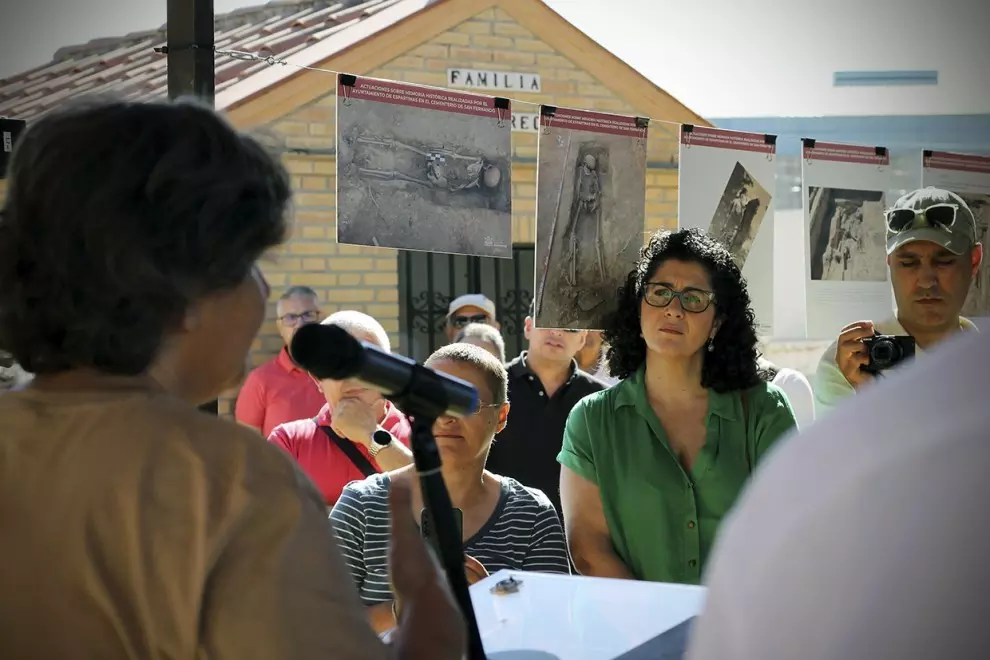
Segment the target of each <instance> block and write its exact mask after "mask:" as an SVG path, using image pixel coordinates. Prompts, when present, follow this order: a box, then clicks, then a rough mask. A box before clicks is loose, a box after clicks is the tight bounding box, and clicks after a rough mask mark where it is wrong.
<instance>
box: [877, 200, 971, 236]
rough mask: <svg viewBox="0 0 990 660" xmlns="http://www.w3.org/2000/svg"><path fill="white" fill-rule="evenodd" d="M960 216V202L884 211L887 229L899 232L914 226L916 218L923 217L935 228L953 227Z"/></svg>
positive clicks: (893, 232) (894, 232) (891, 231)
mask: <svg viewBox="0 0 990 660" xmlns="http://www.w3.org/2000/svg"><path fill="white" fill-rule="evenodd" d="M958 216H959V205H958V204H932V205H931V206H929V207H928V208H926V209H920V210H915V209H889V210H888V211H886V212H885V213H884V217H885V218H886V221H887V231H889V232H890V233H892V234H899V233H901V232H902V231H907V230H908V229H910V228H911V227H913V226H914V222H915V219H917V218H921V219H922V220H924V221H925V223H926V224H927V225H928V226H929V227H932V228H934V229H946V230H948V229H951V228H952V225H954V224H956V218H957V217H958Z"/></svg>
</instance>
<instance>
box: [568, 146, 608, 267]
mask: <svg viewBox="0 0 990 660" xmlns="http://www.w3.org/2000/svg"><path fill="white" fill-rule="evenodd" d="M584 223H591V224H592V226H593V227H594V229H595V255H596V257H597V259H596V262H597V266H598V272H599V274H600V275H601V277H602V279H605V258H604V256H603V254H602V180H601V169H600V163H599V159H598V158H597V157H596V156H595V155H594V154H593V153H592V151H591V149H589V148H587V145H582V149H581V151H580V152H579V157H578V165H577V168H576V171H575V173H574V198H573V201H572V203H571V209H570V213H569V215H568V218H567V227H566V228H565V229H564V236H566V237H567V239H568V256H567V263H568V268H569V275H570V277H569V278H568V284H570V285H571V286H577V283H578V280H577V262H578V229H579V227H580V226H581V225H582V224H584Z"/></svg>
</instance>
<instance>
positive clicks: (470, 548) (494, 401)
mask: <svg viewBox="0 0 990 660" xmlns="http://www.w3.org/2000/svg"><path fill="white" fill-rule="evenodd" d="M426 365H427V366H429V367H431V368H433V369H435V370H437V371H439V372H443V373H446V374H449V375H451V376H456V377H457V378H461V379H463V380H466V381H467V382H469V383H471V384H472V385H474V386H475V387H476V388H477V389H478V395H479V398H480V400H481V405H480V407H479V409H478V412H476V413H474V414H473V415H468V416H466V417H463V418H461V419H457V418H454V417H441V418H439V419H438V420H437V422H436V424H435V425H434V426H433V433H434V435H435V436H436V440H437V447H438V448H439V450H440V455H441V458H442V459H443V478H444V482H445V483H446V485H447V490H448V491H449V492H450V498H451V501H452V502H453V504H454V507H456V508H457V509H460V511H461V513H462V516H461V518H462V521H463V523H462V534H463V539H464V552H465V553H466V554H467V555H468V556H469V557H470V558H473V559H475V560H477V562H480V564H481V565H482V566H483V567H484V570H480V568H479V567H478V566H477V564H476V563H474V562H472V561H471V560H470V559H469V560H468V565H467V566H466V567H465V569H466V570H467V573H468V580H469V582H472V583H473V582H476V581H478V580H479V579H481V578H482V577H484V574H485V572H492V573H494V572H495V571H498V570H501V569H503V568H508V569H513V570H522V571H539V572H545V573H570V569H569V563H568V556H567V549H566V545H565V543H564V533H563V529H562V528H561V526H560V522H559V521H558V518H557V513H556V511H555V510H554V508H553V505H552V504H551V503H550V500H548V499H547V496H546V495H544V494H543V492H542V491H539V490H537V489H535V488H527V487H526V486H523V485H522V484H520V483H519V482H518V481H515V480H514V479H510V478H509V477H500V476H498V475H495V474H492V473H491V472H488V471H487V470H485V461H486V460H487V458H488V449H489V447H491V444H492V440H493V439H494V438H495V434H496V433H498V432H499V431H501V430H502V429H503V428H504V427H505V420H506V417H507V416H508V413H509V403H508V401H507V400H506V391H507V378H508V376H507V375H506V372H505V368H504V367H503V366H502V364H501V363H500V362H499V361H498V360H497V359H495V358H494V357H493V356H492V355H491V354H489V353H488V352H487V351H485V350H484V349H482V348H479V347H477V346H472V345H469V344H451V345H449V346H444V347H443V348H441V349H440V350H438V351H437V352H435V353H434V354H433V355H431V356H430V358H429V359H428V360H427V361H426ZM400 481H406V482H412V483H413V485H414V488H413V503H412V505H413V515H414V516H415V517H416V520H417V521H421V518H422V512H423V501H422V497H421V494H420V490H419V488H418V485H417V484H416V472H415V467H414V466H408V467H405V468H402V469H399V470H396V471H394V472H389V473H385V474H376V475H372V476H371V477H368V478H367V479H365V480H363V481H356V482H352V483H350V484H348V485H347V486H345V487H344V491H343V493H342V494H341V496H340V499H339V500H337V504H336V505H335V506H334V507H333V511H332V512H331V513H330V519H331V521H332V522H333V527H334V530H335V532H336V533H337V537H338V539H339V541H340V549H341V551H342V552H343V554H344V559H345V560H346V562H347V566H348V567H349V568H350V570H351V575H352V576H353V578H354V582H355V584H356V585H357V588H358V591H359V592H360V594H361V598H362V600H363V601H364V604H365V605H366V606H368V608H369V614H370V616H371V621H372V625H373V627H374V628H375V629H376V630H377V631H378V632H384V631H386V630H388V629H390V628H392V627H394V626H395V619H394V617H393V611H392V600H393V596H392V589H391V586H390V583H389V575H388V566H387V551H388V535H389V517H388V492H389V488H390V486H391V484H392V483H397V482H400Z"/></svg>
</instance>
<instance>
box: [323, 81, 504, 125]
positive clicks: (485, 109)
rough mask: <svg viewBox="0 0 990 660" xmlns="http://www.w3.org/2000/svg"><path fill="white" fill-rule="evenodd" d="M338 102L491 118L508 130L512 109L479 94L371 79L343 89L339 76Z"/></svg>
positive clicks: (344, 86) (345, 86)
mask: <svg viewBox="0 0 990 660" xmlns="http://www.w3.org/2000/svg"><path fill="white" fill-rule="evenodd" d="M337 97H338V99H354V100H359V101H378V102H379V103H389V104H391V105H404V106H408V107H410V108H425V109H427V110H443V111H444V112H454V113H457V114H461V115H477V116H479V117H494V118H496V119H505V120H506V126H509V119H510V118H511V116H512V107H511V104H509V105H508V106H507V107H505V108H496V107H495V98H494V97H492V96H482V95H481V94H465V93H464V92H453V91H447V90H445V89H437V88H435V87H420V86H419V85H405V84H403V83H396V82H392V81H390V80H376V79H374V78H360V77H359V78H355V79H354V85H344V84H343V83H342V82H341V76H338V77H337Z"/></svg>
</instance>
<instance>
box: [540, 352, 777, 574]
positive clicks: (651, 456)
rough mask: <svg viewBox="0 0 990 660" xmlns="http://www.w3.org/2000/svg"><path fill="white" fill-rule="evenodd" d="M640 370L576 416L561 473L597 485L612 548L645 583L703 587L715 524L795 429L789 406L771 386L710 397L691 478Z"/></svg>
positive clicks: (568, 429) (586, 403)
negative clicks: (772, 449)
mask: <svg viewBox="0 0 990 660" xmlns="http://www.w3.org/2000/svg"><path fill="white" fill-rule="evenodd" d="M644 371H645V370H644V368H643V367H641V368H640V369H639V371H638V372H637V373H636V374H635V375H633V376H631V377H630V378H628V379H627V380H625V381H623V382H622V383H620V384H618V385H616V386H615V387H612V388H611V389H608V390H605V391H603V392H598V393H596V394H592V395H590V396H588V397H586V398H584V399H583V400H581V401H580V402H579V403H578V404H577V405H576V406H575V407H574V409H573V410H572V411H571V414H570V416H569V417H568V419H567V426H566V427H565V431H564V444H563V448H562V449H561V451H560V454H559V455H558V456H557V460H558V461H559V462H560V463H561V465H563V466H565V467H567V468H569V469H570V470H572V471H573V472H575V473H576V474H579V475H580V476H582V477H584V478H585V479H588V480H589V481H591V482H593V483H595V484H597V485H598V489H599V491H600V493H601V498H602V506H603V508H604V509H605V519H606V521H607V522H608V527H609V531H610V533H611V535H612V543H613V545H614V546H615V550H616V552H617V554H618V555H619V557H620V558H621V559H622V560H623V561H624V562H625V564H626V566H628V567H629V570H630V571H632V573H633V575H635V576H636V577H637V578H639V579H641V580H650V581H654V582H678V583H685V584H698V583H699V582H700V581H701V573H702V569H703V568H704V565H705V561H706V559H707V558H708V553H709V552H710V550H711V548H712V543H713V541H714V539H715V534H716V532H717V530H718V526H719V523H720V522H721V521H722V518H723V517H724V516H725V514H726V513H727V512H728V511H729V509H730V508H731V507H732V505H733V504H734V503H735V501H736V497H737V496H738V495H739V492H740V491H741V490H742V487H743V485H744V484H745V482H746V479H747V478H748V477H749V475H750V472H751V471H752V467H753V465H754V464H755V463H756V462H757V461H759V460H760V458H761V457H762V456H763V454H764V453H765V452H766V451H767V450H768V449H769V448H770V447H771V445H773V443H774V442H775V441H776V440H777V439H778V438H780V437H781V436H782V435H784V434H786V433H787V432H788V431H790V430H791V429H792V428H794V427H795V421H794V413H793V412H792V411H791V407H790V404H789V403H788V402H787V397H786V396H785V395H784V393H783V392H781V391H780V390H779V389H778V388H776V387H774V386H773V385H771V384H769V383H761V384H760V385H757V386H756V387H754V388H752V389H750V390H747V392H746V410H745V413H744V410H743V398H742V395H741V393H740V392H730V393H727V394H718V393H717V392H714V391H712V390H709V394H708V415H707V417H706V424H707V426H708V435H707V439H706V441H705V444H704V446H703V447H702V449H701V452H700V453H699V455H698V457H697V460H696V461H695V463H694V468H693V469H692V470H691V472H690V473H688V472H687V471H685V470H684V468H683V467H682V466H681V464H680V462H679V461H678V460H677V457H676V455H675V454H674V452H673V451H672V450H671V449H670V444H669V443H668V441H667V434H666V433H665V432H664V430H663V427H662V426H661V425H660V420H659V419H658V418H657V415H656V413H655V412H653V408H652V407H650V404H649V402H648V401H647V398H646V388H645V385H644Z"/></svg>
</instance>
